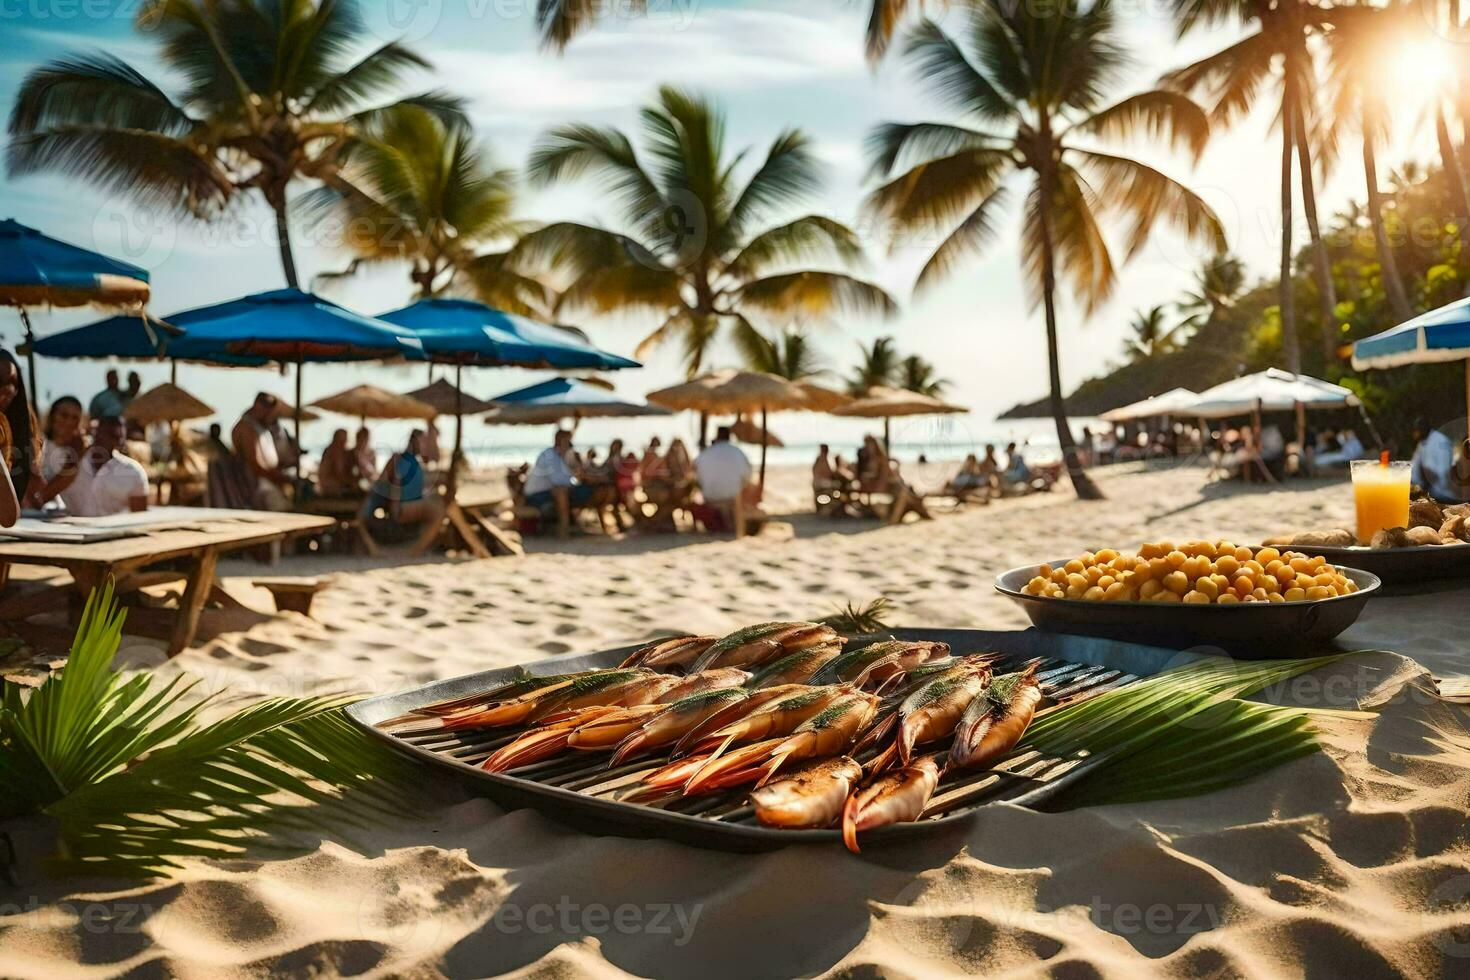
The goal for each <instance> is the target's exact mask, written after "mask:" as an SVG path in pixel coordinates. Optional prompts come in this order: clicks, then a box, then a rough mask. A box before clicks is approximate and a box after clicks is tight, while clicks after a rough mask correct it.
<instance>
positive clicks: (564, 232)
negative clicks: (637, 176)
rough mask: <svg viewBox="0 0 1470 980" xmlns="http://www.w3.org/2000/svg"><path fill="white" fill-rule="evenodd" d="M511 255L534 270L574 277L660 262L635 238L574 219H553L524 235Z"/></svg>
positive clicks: (654, 264)
mask: <svg viewBox="0 0 1470 980" xmlns="http://www.w3.org/2000/svg"><path fill="white" fill-rule="evenodd" d="M511 256H512V258H513V259H514V261H516V262H517V263H520V264H523V265H524V266H527V267H530V268H533V269H545V270H548V271H550V270H555V271H557V272H560V273H562V274H570V275H572V276H581V275H585V274H586V273H588V272H594V271H597V270H598V269H602V268H605V267H606V266H609V265H625V264H627V263H629V262H635V263H638V264H640V265H650V266H658V265H659V264H660V263H659V260H658V257H657V256H656V255H654V253H653V252H652V251H651V250H650V249H649V248H648V247H647V246H645V245H644V244H643V243H641V242H639V241H637V240H636V239H634V238H630V237H629V236H627V235H621V234H618V233H617V232H614V231H608V230H607V229H605V228H595V227H593V226H592V225H584V224H581V223H579V222H575V221H554V222H552V223H551V224H549V225H545V226H543V227H541V228H537V229H536V230H535V231H532V232H528V233H527V234H525V235H522V236H521V238H520V240H519V241H517V242H516V244H515V246H514V247H513V248H512V249H511Z"/></svg>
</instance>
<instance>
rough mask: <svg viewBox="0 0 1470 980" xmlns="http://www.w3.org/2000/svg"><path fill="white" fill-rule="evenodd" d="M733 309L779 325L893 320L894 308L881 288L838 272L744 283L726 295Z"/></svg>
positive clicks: (893, 304) (894, 305)
mask: <svg viewBox="0 0 1470 980" xmlns="http://www.w3.org/2000/svg"><path fill="white" fill-rule="evenodd" d="M726 295H727V296H728V297H729V301H730V304H731V306H732V307H733V308H735V309H737V310H739V309H743V308H747V307H749V308H753V309H757V310H760V311H761V312H762V313H764V314H765V315H766V316H767V317H770V318H771V319H773V320H777V321H780V322H800V321H802V320H805V319H812V320H822V319H827V318H829V317H831V316H833V315H834V314H844V315H850V316H883V317H888V316H893V315H894V314H895V313H897V312H898V304H897V303H895V302H894V301H893V297H891V296H889V295H888V293H886V292H885V291H884V290H883V289H882V288H881V287H879V286H875V285H874V284H872V283H870V282H864V281H863V280H861V279H857V278H854V277H853V276H848V275H843V274H842V273H840V272H819V271H815V270H807V271H804V272H788V273H784V274H780V275H774V276H766V277H764V278H761V279H755V280H752V281H751V282H747V283H745V284H743V285H741V286H739V287H737V288H736V289H733V290H730V291H729V292H728V293H727V294H726Z"/></svg>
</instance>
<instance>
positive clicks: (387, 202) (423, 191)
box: [300, 106, 551, 316]
mask: <svg viewBox="0 0 1470 980" xmlns="http://www.w3.org/2000/svg"><path fill="white" fill-rule="evenodd" d="M326 180H327V183H326V184H325V185H323V186H322V187H319V188H317V189H316V190H314V191H312V192H310V193H309V194H307V195H306V196H305V197H304V198H303V199H302V201H301V204H300V207H301V208H302V209H303V210H304V211H306V212H307V213H308V214H309V215H310V216H311V217H312V218H313V219H314V220H316V221H317V222H328V221H330V222H334V223H335V224H336V225H337V226H338V227H340V228H341V229H342V236H341V237H342V243H343V245H344V246H346V248H347V249H348V250H349V251H351V252H352V254H353V255H354V259H353V261H352V264H351V265H350V266H349V267H348V268H347V270H345V271H344V272H340V273H333V274H329V275H327V276H319V277H318V278H319V279H339V278H342V277H344V276H348V275H351V274H353V273H355V272H356V271H357V270H358V268H359V267H360V266H361V265H363V264H364V263H380V262H391V261H399V262H406V263H407V264H408V274H409V278H410V279H411V280H412V281H413V284H414V288H415V295H416V296H417V297H427V296H435V295H438V294H440V293H442V292H443V291H445V290H447V289H450V288H455V289H456V290H457V291H460V292H468V293H472V294H474V295H475V296H476V297H477V298H479V299H480V300H481V301H483V302H485V303H487V304H489V305H490V306H493V307H495V308H497V309H501V310H505V311H507V312H510V313H520V314H523V315H526V316H544V315H545V313H546V311H547V308H548V306H549V305H550V301H551V296H550V294H549V292H548V290H547V289H546V287H545V286H543V285H542V284H541V283H539V282H537V281H536V280H535V279H532V278H530V277H528V276H523V275H521V274H520V273H518V272H516V271H515V270H514V269H513V268H511V264H510V262H509V261H508V259H507V256H508V251H509V247H510V245H512V244H513V243H514V241H515V240H516V238H517V237H518V236H519V235H521V234H522V233H523V232H525V231H527V230H529V228H530V225H529V224H528V223H527V222H525V221H522V220H520V219H517V218H516V217H515V203H516V187H517V177H516V174H515V172H514V171H511V170H500V169H495V168H493V167H492V166H491V165H490V163H489V162H488V160H487V158H486V154H485V151H484V150H483V149H482V148H481V147H480V146H478V145H477V144H476V141H475V137H474V133H473V132H472V131H471V130H470V128H469V127H468V126H466V125H465V124H463V123H462V122H458V121H455V120H446V119H444V118H442V117H441V116H438V115H436V114H434V113H431V112H429V111H427V110H425V109H423V108H421V107H419V106H399V107H397V108H394V109H392V110H388V111H385V112H383V113H381V114H379V116H378V117H377V118H375V119H373V120H371V121H369V122H367V123H366V124H365V125H363V126H362V127H361V130H360V132H359V134H358V137H357V139H355V140H354V141H353V142H352V144H351V145H350V146H348V147H347V148H346V149H345V150H344V151H343V153H342V159H341V164H340V169H339V170H338V172H336V173H333V174H332V175H330V176H328V177H327V178H326ZM495 245H500V246H501V249H500V250H499V251H492V250H491V249H492V248H493V247H494V246H495Z"/></svg>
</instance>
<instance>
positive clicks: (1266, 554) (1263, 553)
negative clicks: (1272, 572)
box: [1256, 548, 1281, 565]
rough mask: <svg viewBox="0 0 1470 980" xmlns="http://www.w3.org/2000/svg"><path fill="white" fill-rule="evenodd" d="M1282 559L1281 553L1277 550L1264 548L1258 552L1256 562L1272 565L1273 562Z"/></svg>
mask: <svg viewBox="0 0 1470 980" xmlns="http://www.w3.org/2000/svg"><path fill="white" fill-rule="evenodd" d="M1280 557H1281V552H1279V551H1277V550H1276V549H1275V548H1262V549H1261V550H1260V551H1258V552H1256V561H1258V562H1260V563H1261V564H1262V565H1270V564H1271V563H1272V562H1273V561H1276V560H1277V559H1279V558H1280Z"/></svg>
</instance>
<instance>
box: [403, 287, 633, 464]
mask: <svg viewBox="0 0 1470 980" xmlns="http://www.w3.org/2000/svg"><path fill="white" fill-rule="evenodd" d="M382 319H383V320H386V321H387V322H389V323H393V324H397V325H398V326H400V327H406V328H408V329H409V330H412V331H413V332H414V334H416V335H417V336H418V338H419V340H420V341H422V342H423V345H424V355H425V357H426V358H427V359H428V360H429V361H431V362H433V363H435V364H453V365H454V366H455V377H454V387H455V388H456V390H459V389H461V388H462V381H463V378H462V375H463V373H464V369H465V368H466V367H526V368H548V369H552V370H568V369H573V368H585V369H591V370H602V371H612V370H618V369H620V368H635V367H642V365H640V364H639V363H638V362H637V361H634V360H630V359H628V358H626V357H619V356H618V355H617V354H611V353H609V352H607V351H605V350H602V349H600V348H598V347H597V346H595V345H594V344H593V343H592V341H590V340H589V339H588V338H587V335H586V334H584V333H582V331H580V330H576V329H573V328H571V327H557V326H552V325H551V324H547V323H538V322H536V321H535V320H531V319H528V318H526V317H523V316H517V315H516V314H514V313H504V312H502V311H500V310H497V309H495V308H494V307H491V306H486V305H485V304H484V303H477V302H475V301H474V300H468V299H421V300H419V301H418V302H416V303H413V304H411V305H409V306H405V307H403V308H402V309H400V310H394V311H392V312H391V313H384V314H383V315H382ZM454 418H455V426H454V457H455V458H456V459H458V458H459V455H460V447H461V445H462V444H463V439H462V438H461V434H462V432H463V429H464V417H463V415H462V414H461V413H460V412H455V413H454Z"/></svg>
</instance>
